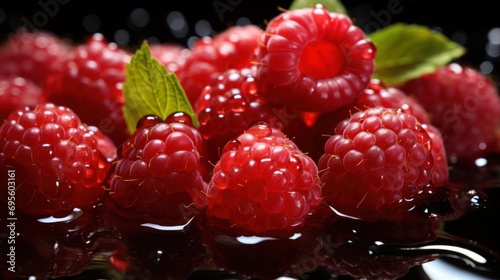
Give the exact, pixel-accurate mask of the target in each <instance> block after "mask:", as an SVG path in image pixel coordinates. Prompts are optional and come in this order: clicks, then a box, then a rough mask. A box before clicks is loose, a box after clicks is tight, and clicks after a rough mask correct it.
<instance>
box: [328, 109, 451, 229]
mask: <svg viewBox="0 0 500 280" xmlns="http://www.w3.org/2000/svg"><path fill="white" fill-rule="evenodd" d="M438 164H439V165H443V166H437V165H438ZM446 167H447V166H446V162H443V161H436V160H435V158H434V153H433V142H432V138H431V137H430V136H429V133H428V132H427V130H426V129H425V127H423V126H422V125H421V124H420V123H419V122H418V121H417V119H416V118H415V116H413V115H411V114H408V113H404V112H401V111H400V110H397V109H388V108H384V107H375V108H371V109H367V110H365V111H361V112H357V113H355V114H353V115H352V117H351V118H349V119H346V120H344V121H342V122H340V123H339V124H338V125H337V127H336V128H335V134H334V135H333V136H331V137H330V138H329V139H328V141H327V142H326V144H325V154H324V155H323V156H322V157H321V158H320V160H319V163H318V168H319V169H320V170H322V171H323V172H322V173H321V175H320V176H321V177H320V178H321V181H322V182H323V183H324V186H323V194H324V200H325V202H326V203H327V204H329V205H330V206H331V207H333V208H334V209H336V210H337V211H339V212H341V213H343V214H346V215H349V216H354V217H358V218H364V219H376V220H378V219H388V220H397V219H401V218H404V217H406V216H405V215H406V214H407V212H409V211H411V210H412V209H413V208H415V207H416V206H419V205H420V204H421V203H422V202H423V201H424V200H425V199H426V198H427V197H428V196H429V195H431V193H432V190H433V189H434V188H436V187H437V186H436V185H435V181H437V180H438V181H439V183H442V180H443V179H442V178H439V179H435V178H434V177H433V174H434V173H433V172H432V170H433V169H436V168H438V169H440V170H441V168H444V169H445V168H446Z"/></svg>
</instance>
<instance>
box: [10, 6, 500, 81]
mask: <svg viewBox="0 0 500 280" xmlns="http://www.w3.org/2000/svg"><path fill="white" fill-rule="evenodd" d="M291 2H292V1H284V0H272V1H252V0H206V1H193V0H182V1H133V0H123V1H104V0H101V1H96V0H86V1H83V0H34V1H7V0H6V1H2V3H0V40H2V41H5V40H7V39H8V36H9V34H11V33H12V32H13V31H14V30H16V29H17V28H18V27H20V26H25V27H28V28H31V29H34V28H36V29H44V30H48V31H51V32H54V33H56V34H57V35H59V36H61V37H63V38H66V39H69V40H71V41H73V42H75V43H79V42H82V41H84V40H85V38H87V37H88V36H89V35H90V34H91V33H93V32H100V33H103V34H104V35H105V36H106V37H107V38H108V40H110V41H116V42H117V43H119V44H121V45H122V46H123V47H128V48H135V47H136V46H138V45H139V44H140V43H141V42H142V40H144V39H148V40H149V41H150V42H155V41H156V42H168V43H178V44H182V45H186V46H189V45H191V43H192V42H193V41H194V40H195V39H196V38H197V37H199V36H200V35H199V33H197V32H196V30H195V26H196V23H197V22H199V21H200V20H202V21H206V22H209V23H210V28H211V31H212V32H211V33H210V34H215V33H217V32H220V31H223V30H224V29H226V28H227V27H229V26H231V25H235V24H237V23H238V22H240V21H241V20H242V18H243V22H245V21H246V22H250V23H253V24H256V25H259V26H261V27H263V28H264V27H265V22H266V21H268V20H270V19H271V18H272V17H273V16H275V15H277V14H278V13H279V9H278V7H281V8H285V9H286V8H288V7H289V6H290V3H291ZM444 2H447V3H444ZM342 3H343V4H344V6H345V7H346V8H347V10H348V12H349V15H350V16H351V17H352V18H353V20H354V22H355V24H356V25H358V26H359V27H361V28H362V29H363V30H365V32H367V33H370V32H372V31H374V30H375V29H376V28H377V27H378V28H380V27H383V26H386V25H388V24H391V23H395V22H406V23H417V24H422V25H426V26H429V27H431V28H434V29H437V30H439V31H441V32H443V33H444V34H445V35H446V36H448V37H449V38H451V39H452V40H455V41H456V42H458V43H460V44H462V45H463V46H465V47H466V48H467V53H466V54H465V55H464V56H463V57H462V58H460V61H461V62H464V63H467V64H469V65H470V66H473V67H476V68H479V67H483V69H484V71H483V72H485V73H486V74H493V75H492V78H493V79H494V80H495V81H498V73H500V70H499V69H497V68H500V64H499V62H500V55H498V54H500V42H499V43H498V44H496V45H492V44H491V43H489V41H488V32H489V31H490V30H491V29H492V28H495V27H499V28H500V16H499V13H500V12H498V9H496V8H493V6H492V2H488V1H487V0H476V1H468V2H466V4H467V5H460V4H458V3H457V2H456V1H429V0H423V1H422V0H383V1H368V0H344V1H342ZM391 7H393V8H391ZM394 7H396V8H397V9H396V8H394ZM137 8H139V9H140V10H139V11H137V10H136V9H137ZM217 9H218V10H217ZM391 9H392V11H393V12H391ZM395 9H396V10H397V11H398V12H394V10H395ZM134 10H136V14H135V15H136V17H135V18H136V20H135V21H134V20H133V18H134V16H133V14H134V13H133V11H134ZM144 11H146V13H147V17H146V18H144V16H141V13H142V14H144ZM172 11H178V12H180V13H181V14H183V15H184V18H185V20H186V25H185V29H184V32H185V33H183V34H181V36H179V35H178V36H177V37H176V36H175V35H174V33H175V32H172V31H171V29H170V28H169V26H168V25H167V20H166V18H167V15H168V14H169V13H170V12H172ZM89 15H90V16H89ZM92 18H98V19H99V20H98V21H97V22H96V21H95V20H94V21H93V20H91V19H92ZM85 19H87V23H89V22H90V23H91V24H90V27H87V28H85V24H84V22H85ZM144 19H148V20H144ZM141 20H142V23H141ZM239 20H240V21H239ZM186 28H187V29H186ZM117 30H121V31H119V32H118V34H120V33H121V34H124V33H125V34H126V36H125V37H120V36H116V34H117ZM499 36H500V35H499ZM499 40H500V39H499ZM488 44H489V45H490V46H489V47H490V49H493V50H494V51H493V56H491V55H488V53H487V52H486V50H485V48H486V46H487V45H488ZM495 51H496V53H497V54H495ZM485 61H489V63H487V64H484V62H485ZM481 65H482V66H481ZM488 65H489V67H488Z"/></svg>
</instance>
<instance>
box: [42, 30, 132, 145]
mask: <svg viewBox="0 0 500 280" xmlns="http://www.w3.org/2000/svg"><path fill="white" fill-rule="evenodd" d="M130 57H131V55H130V54H129V53H128V52H126V51H124V50H122V49H120V48H118V46H117V45H116V44H114V43H108V42H107V40H106V39H105V38H104V37H103V36H102V35H101V34H94V35H93V36H91V37H90V38H88V40H87V42H86V43H85V44H83V45H79V46H77V47H76V48H75V49H73V51H72V52H71V56H70V58H69V59H68V61H67V62H66V63H65V64H64V65H62V66H61V67H60V68H58V69H57V70H56V71H54V72H53V73H51V75H50V76H49V78H48V79H47V86H46V87H45V89H44V95H45V96H46V98H47V100H48V101H49V102H52V103H55V104H58V105H62V106H66V107H69V108H71V109H72V110H74V111H75V112H76V113H77V114H78V115H79V117H80V118H81V119H82V121H83V122H85V123H87V124H89V125H93V126H97V127H98V128H99V129H100V130H101V131H102V132H103V133H105V134H106V135H108V136H109V137H110V138H111V139H112V140H113V141H114V142H115V144H116V145H117V146H118V145H120V144H121V143H122V142H123V141H125V140H126V139H127V138H128V136H130V134H129V132H128V130H127V126H126V123H125V120H124V118H123V115H122V107H123V103H124V97H123V92H122V84H123V83H124V82H125V65H126V63H127V62H128V61H129V60H130Z"/></svg>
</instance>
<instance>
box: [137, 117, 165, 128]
mask: <svg viewBox="0 0 500 280" xmlns="http://www.w3.org/2000/svg"><path fill="white" fill-rule="evenodd" d="M161 122H162V120H161V118H160V117H158V116H155V115H145V116H143V117H142V118H140V119H139V121H138V122H137V125H136V127H135V128H136V129H139V128H143V127H148V126H153V125H155V124H159V123H161Z"/></svg>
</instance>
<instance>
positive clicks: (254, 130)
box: [248, 122, 273, 138]
mask: <svg viewBox="0 0 500 280" xmlns="http://www.w3.org/2000/svg"><path fill="white" fill-rule="evenodd" d="M248 133H251V134H253V135H254V136H256V137H258V138H262V137H266V136H270V135H271V134H272V133H273V130H272V129H271V127H269V124H267V123H266V122H257V123H256V124H254V125H253V126H252V127H250V128H249V129H248Z"/></svg>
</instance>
